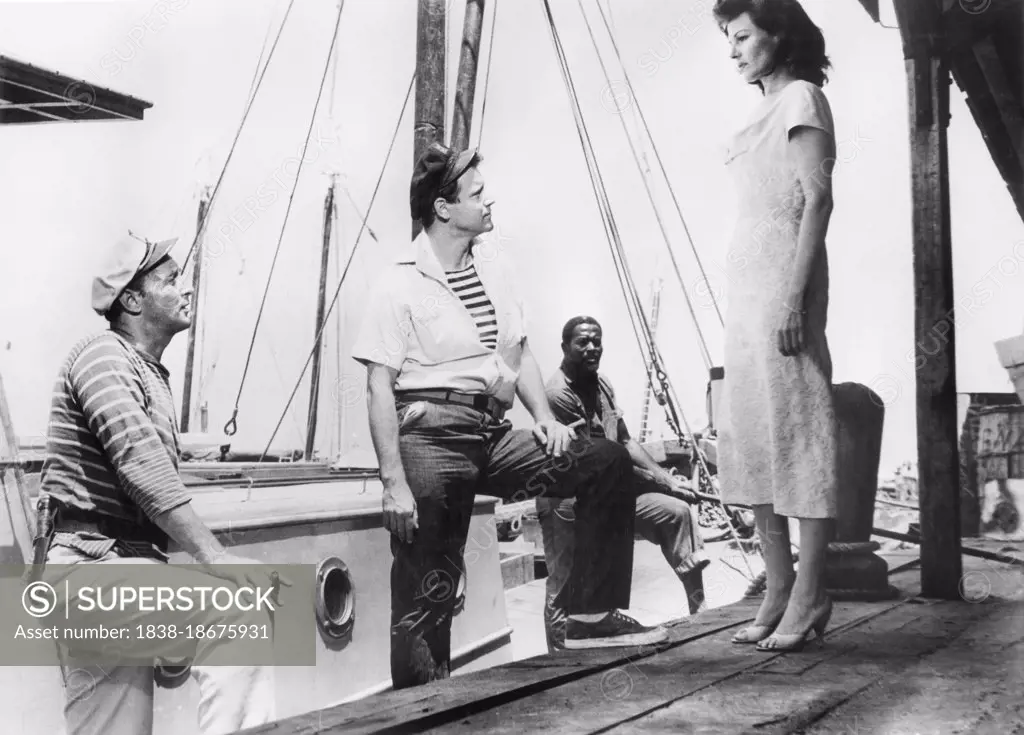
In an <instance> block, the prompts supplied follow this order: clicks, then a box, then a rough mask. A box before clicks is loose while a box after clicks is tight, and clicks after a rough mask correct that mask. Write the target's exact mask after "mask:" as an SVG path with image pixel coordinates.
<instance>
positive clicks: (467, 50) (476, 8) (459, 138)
mask: <svg viewBox="0 0 1024 735" xmlns="http://www.w3.org/2000/svg"><path fill="white" fill-rule="evenodd" d="M483 25H484V0H467V2H466V19H465V21H464V22H463V25H462V50H461V51H460V52H459V77H458V81H457V82H456V87H455V109H454V110H452V148H454V149H455V150H457V151H461V150H465V149H466V148H467V147H469V133H470V129H471V128H472V126H473V100H474V98H475V96H476V76H477V65H478V64H479V62H480V33H481V30H482V29H483Z"/></svg>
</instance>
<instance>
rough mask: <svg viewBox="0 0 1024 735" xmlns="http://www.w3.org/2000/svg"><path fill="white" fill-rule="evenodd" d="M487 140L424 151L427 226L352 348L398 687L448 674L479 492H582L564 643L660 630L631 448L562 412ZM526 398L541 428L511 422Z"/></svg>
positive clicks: (583, 644)
mask: <svg viewBox="0 0 1024 735" xmlns="http://www.w3.org/2000/svg"><path fill="white" fill-rule="evenodd" d="M480 160H481V159H480V156H479V155H478V154H477V152H476V151H472V150H470V151H462V152H458V151H452V150H450V149H448V148H446V147H445V146H443V145H440V144H437V143H435V144H433V145H432V146H430V148H428V150H427V151H426V152H425V153H424V155H423V156H422V157H421V158H420V160H419V161H418V162H417V165H416V168H415V171H414V173H413V177H412V185H411V190H410V206H411V210H412V216H413V219H415V220H418V221H419V222H420V224H422V226H423V228H424V229H423V232H422V233H420V235H419V236H418V237H417V238H416V240H415V241H414V242H413V246H412V249H411V251H410V252H408V253H407V254H404V255H403V256H402V257H400V258H399V260H398V262H397V263H396V264H395V265H393V266H391V267H390V268H388V269H387V270H386V271H385V273H384V275H383V277H382V278H381V280H380V282H379V283H378V284H377V286H376V288H375V290H374V293H373V296H372V297H371V300H370V302H369V304H368V307H367V310H366V317H365V321H364V323H363V325H362V330H361V332H360V335H359V338H358V339H357V340H356V344H355V346H354V348H353V357H354V358H355V359H356V360H358V361H359V362H361V363H363V364H364V365H366V366H367V389H368V394H369V416H370V434H371V437H372V439H373V444H374V449H375V450H376V453H377V459H378V461H379V463H380V475H381V480H382V482H383V484H384V500H383V506H384V525H385V527H386V528H387V529H388V531H390V532H391V534H392V537H391V549H392V554H393V557H394V559H393V562H392V567H391V676H392V682H393V684H394V686H395V688H396V689H397V688H403V687H409V686H414V685H417V684H422V683H425V682H428V681H431V680H434V679H441V678H445V677H447V676H449V674H450V671H449V669H450V642H451V626H452V616H453V614H454V610H455V607H456V599H455V595H454V594H453V593H454V591H455V590H456V589H457V586H458V585H457V583H458V579H459V577H460V576H461V575H462V574H463V573H464V571H463V565H464V560H463V554H464V551H465V546H466V540H467V534H468V530H469V524H470V517H471V515H472V511H473V501H474V497H475V495H476V494H477V493H483V494H487V495H495V496H499V497H501V498H503V499H505V500H526V499H528V498H532V497H537V496H540V495H550V496H555V497H573V496H575V497H576V498H577V524H576V533H577V546H576V554H575V557H574V561H573V565H572V571H571V574H570V579H569V587H570V590H571V592H570V595H569V597H570V600H569V603H568V613H569V620H568V623H567V625H566V647H567V648H597V647H615V646H629V645H643V644H648V643H654V642H658V641H660V640H664V639H665V637H666V632H665V630H664V629H662V628H648V627H645V626H642V625H640V624H639V623H638V622H637V621H635V620H633V619H632V618H630V617H628V616H626V615H624V614H622V613H621V612H619V610H620V609H622V608H627V607H628V606H629V593H630V583H631V579H632V565H633V517H634V504H635V500H634V498H633V496H632V495H630V494H629V493H623V492H619V490H618V489H619V487H620V486H621V485H622V483H623V482H624V480H625V478H626V477H627V476H628V475H630V473H631V472H632V465H631V460H630V457H629V453H628V452H627V451H626V450H625V448H624V447H622V446H621V445H620V444H617V443H615V442H611V441H607V440H604V439H594V440H583V439H577V437H576V435H575V434H574V432H573V431H572V430H571V429H570V428H569V427H567V426H564V425H562V424H560V423H558V421H556V420H555V417H554V415H553V414H552V412H551V409H550V407H549V405H548V401H547V398H546V396H545V392H544V383H543V380H542V378H541V371H540V368H539V367H538V365H537V361H536V359H535V358H534V356H533V353H532V352H531V350H530V346H529V344H528V341H527V336H526V323H525V315H524V307H523V302H522V300H521V299H520V297H519V294H518V293H517V290H516V287H515V284H514V283H513V279H512V278H511V273H510V272H509V267H508V265H507V264H506V262H505V260H504V258H503V257H502V254H501V253H500V252H499V251H498V249H497V248H496V247H494V246H493V245H492V244H490V243H487V242H486V241H485V240H484V238H483V236H484V235H485V234H486V233H488V232H490V231H491V230H492V229H493V227H494V225H493V224H492V222H491V208H492V206H493V204H494V202H493V201H492V200H491V199H489V198H488V197H487V196H486V195H485V193H484V180H483V176H482V175H481V174H480V171H479V168H478V164H479V163H480ZM516 396H518V397H519V398H520V399H521V400H522V401H523V403H524V404H525V406H526V408H527V409H528V410H529V412H530V414H531V415H532V416H533V419H534V421H535V422H536V423H535V426H534V427H533V429H532V430H525V429H519V430H517V429H513V428H512V425H511V423H510V422H509V421H508V420H507V419H505V413H506V412H507V411H508V410H509V409H510V408H511V407H512V405H513V402H514V400H515V397H516Z"/></svg>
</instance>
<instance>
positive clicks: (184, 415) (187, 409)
mask: <svg viewBox="0 0 1024 735" xmlns="http://www.w3.org/2000/svg"><path fill="white" fill-rule="evenodd" d="M209 206H210V188H209V187H206V188H204V189H203V193H202V195H201V196H200V197H199V213H198V214H197V215H196V231H197V232H198V233H199V240H198V241H197V242H196V254H195V260H194V261H193V263H192V322H191V324H189V325H188V352H187V353H186V354H185V385H184V386H183V388H182V397H181V432H182V433H183V434H184V433H186V432H187V431H188V429H189V423H190V419H191V413H192V373H193V371H194V369H195V359H196V332H197V331H198V330H199V287H200V285H201V283H202V272H203V220H205V219H206V210H207V208H208V207H209Z"/></svg>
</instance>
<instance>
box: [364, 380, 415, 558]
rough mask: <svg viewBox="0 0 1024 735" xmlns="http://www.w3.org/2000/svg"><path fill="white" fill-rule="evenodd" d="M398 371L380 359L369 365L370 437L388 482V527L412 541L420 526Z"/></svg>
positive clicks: (385, 502) (383, 480) (382, 476)
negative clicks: (399, 407)
mask: <svg viewBox="0 0 1024 735" xmlns="http://www.w3.org/2000/svg"><path fill="white" fill-rule="evenodd" d="M397 377H398V371H397V370H395V369H394V368H390V367H387V366H386V365H381V364H378V363H370V364H369V365H367V368H366V387H367V393H368V397H367V403H368V408H369V412H370V438H371V439H372V440H373V449H374V451H375V452H376V453H377V463H378V464H379V465H380V479H381V483H382V484H383V485H384V497H383V511H384V528H386V529H387V530H388V531H390V532H391V533H393V534H395V535H396V536H397V537H398V538H399V539H400V540H401V541H404V542H405V543H410V542H411V541H412V539H413V532H414V531H415V530H416V528H417V527H418V526H419V517H418V515H417V513H416V499H415V497H414V496H413V494H412V488H410V487H409V482H408V480H407V478H406V476H405V469H404V468H403V467H402V453H401V450H400V449H399V447H398V413H397V411H396V409H395V389H394V385H395V379H396V378H397Z"/></svg>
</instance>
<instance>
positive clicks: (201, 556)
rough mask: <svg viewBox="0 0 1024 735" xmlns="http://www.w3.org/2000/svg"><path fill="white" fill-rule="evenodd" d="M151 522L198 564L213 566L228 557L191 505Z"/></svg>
mask: <svg viewBox="0 0 1024 735" xmlns="http://www.w3.org/2000/svg"><path fill="white" fill-rule="evenodd" d="M153 522H154V523H156V525H158V526H159V527H160V528H161V529H162V530H163V531H164V533H166V534H167V535H168V536H170V537H171V538H172V539H174V540H175V541H177V542H178V544H179V545H180V546H181V548H182V549H183V550H184V551H185V552H186V553H188V554H189V555H190V556H192V558H194V559H195V560H196V561H198V562H199V563H200V564H214V563H216V561H217V559H219V558H223V557H225V556H227V555H228V552H227V551H226V550H225V549H224V546H223V545H221V543H220V541H218V540H217V537H216V536H214V535H213V531H211V530H210V529H209V527H207V525H206V524H205V523H203V521H202V519H201V518H200V517H199V514H198V513H196V512H195V510H194V509H193V508H192V504H191V503H185V504H184V505H179V506H178V507H176V508H172V509H171V510H168V511H165V512H163V513H161V514H159V515H157V516H155V517H154V518H153Z"/></svg>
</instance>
